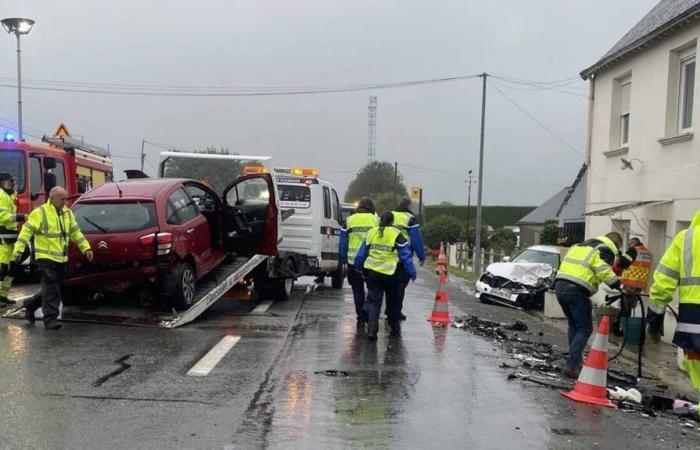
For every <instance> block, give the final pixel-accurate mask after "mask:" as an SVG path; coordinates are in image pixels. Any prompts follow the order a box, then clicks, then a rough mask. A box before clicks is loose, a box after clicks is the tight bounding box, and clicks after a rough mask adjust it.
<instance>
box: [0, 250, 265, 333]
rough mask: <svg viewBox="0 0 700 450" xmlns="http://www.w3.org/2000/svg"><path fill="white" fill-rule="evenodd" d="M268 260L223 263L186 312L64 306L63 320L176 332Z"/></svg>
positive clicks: (15, 312) (12, 314) (15, 314)
mask: <svg viewBox="0 0 700 450" xmlns="http://www.w3.org/2000/svg"><path fill="white" fill-rule="evenodd" d="M266 259H267V256H265V255H255V256H253V257H251V258H234V259H231V260H229V261H226V262H224V263H223V264H221V265H220V266H219V267H217V268H216V269H214V270H213V271H212V272H211V273H210V274H208V275H207V276H206V277H204V278H203V279H202V280H200V281H199V282H198V283H197V291H198V294H197V298H196V299H195V303H194V304H193V305H192V306H191V307H190V308H189V309H186V310H184V311H173V312H172V313H167V312H164V311H157V310H152V309H148V308H144V307H137V306H131V305H124V306H122V305H96V306H94V307H89V308H83V307H80V306H72V305H71V306H68V305H64V306H63V308H62V310H61V320H63V321H68V322H90V323H106V324H112V325H130V326H142V327H159V328H177V327H180V326H182V325H185V324H187V323H189V322H192V321H193V320H195V319H196V318H197V317H199V316H200V315H201V314H202V313H203V312H204V311H206V310H207V309H208V308H209V307H210V306H211V305H213V304H214V303H215V302H216V301H217V300H219V299H220V298H221V297H222V296H223V295H224V294H225V293H226V292H228V291H229V290H230V289H231V288H232V287H234V286H235V285H236V284H238V282H239V281H240V280H241V279H243V278H245V277H246V276H247V275H248V274H249V273H250V272H252V271H253V269H255V268H256V267H257V266H258V265H259V264H261V263H262V262H264V261H265V260H266ZM3 317H5V318H8V319H24V308H23V307H19V308H13V309H11V310H8V311H7V313H5V314H4V315H3Z"/></svg>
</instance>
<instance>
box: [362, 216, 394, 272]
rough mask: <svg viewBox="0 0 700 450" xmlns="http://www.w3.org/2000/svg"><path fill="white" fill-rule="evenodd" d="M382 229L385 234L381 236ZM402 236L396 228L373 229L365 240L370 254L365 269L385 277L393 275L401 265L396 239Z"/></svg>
mask: <svg viewBox="0 0 700 450" xmlns="http://www.w3.org/2000/svg"><path fill="white" fill-rule="evenodd" d="M382 229H383V230H384V233H383V234H382V235H380V234H379V232H380V230H382ZM400 234H401V232H400V231H399V230H398V229H396V228H394V227H384V228H380V227H377V228H372V229H371V230H370V231H369V233H367V238H366V240H365V242H366V243H367V250H368V251H369V253H368V256H367V259H366V260H365V265H364V268H365V269H369V270H373V271H375V272H377V273H382V274H384V275H393V274H394V273H395V272H396V266H397V265H398V263H399V252H398V251H397V250H396V238H397V237H399V235H400Z"/></svg>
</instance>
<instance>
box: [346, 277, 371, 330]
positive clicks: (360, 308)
mask: <svg viewBox="0 0 700 450" xmlns="http://www.w3.org/2000/svg"><path fill="white" fill-rule="evenodd" d="M348 283H350V287H352V296H353V299H354V300H355V314H357V318H358V319H360V320H367V307H366V305H365V297H366V294H365V280H363V279H362V274H360V273H359V272H356V271H355V266H353V265H351V264H348Z"/></svg>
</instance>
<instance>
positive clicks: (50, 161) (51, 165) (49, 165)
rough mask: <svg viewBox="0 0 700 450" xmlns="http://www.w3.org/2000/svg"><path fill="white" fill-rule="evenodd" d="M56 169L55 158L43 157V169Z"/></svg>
mask: <svg viewBox="0 0 700 450" xmlns="http://www.w3.org/2000/svg"><path fill="white" fill-rule="evenodd" d="M55 168H56V158H52V157H51V156H44V169H46V170H49V169H55Z"/></svg>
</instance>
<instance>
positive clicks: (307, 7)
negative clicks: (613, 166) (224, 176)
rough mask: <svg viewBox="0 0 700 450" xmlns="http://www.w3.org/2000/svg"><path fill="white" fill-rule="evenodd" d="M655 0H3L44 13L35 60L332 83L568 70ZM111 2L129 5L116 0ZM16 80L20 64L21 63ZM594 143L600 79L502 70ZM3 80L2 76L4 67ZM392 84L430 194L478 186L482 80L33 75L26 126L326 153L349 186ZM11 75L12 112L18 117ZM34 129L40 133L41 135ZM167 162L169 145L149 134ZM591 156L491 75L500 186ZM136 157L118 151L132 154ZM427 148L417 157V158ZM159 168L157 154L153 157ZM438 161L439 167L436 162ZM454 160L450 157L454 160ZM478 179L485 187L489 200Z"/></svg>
mask: <svg viewBox="0 0 700 450" xmlns="http://www.w3.org/2000/svg"><path fill="white" fill-rule="evenodd" d="M655 3H656V1H655V0H617V1H614V2H611V1H609V0H587V1H561V0H530V1H522V0H501V1H488V0H471V1H465V0H440V1H439V2H435V1H418V0H381V1H378V0H374V1H372V0H316V1H313V0H295V1H289V0H247V1H242V0H199V1H197V2H191V1H187V2H184V1H175V0H120V1H111V2H107V1H94V0H91V1H87V0H62V1H60V2H57V1H55V0H42V1H29V0H3V1H2V3H1V4H0V17H14V16H24V17H30V18H33V19H35V20H36V22H37V23H36V25H35V27H34V29H33V30H32V32H31V34H30V35H28V36H26V38H24V39H23V77H24V78H26V79H41V80H52V81H75V82H86V83H116V84H137V85H166V84H167V85H177V86H240V87H258V86H315V85H337V84H355V83H374V82H394V81H409V80H420V79H432V78H439V77H448V76H456V75H466V74H476V73H481V72H484V71H487V72H489V73H493V74H495V75H499V76H505V77H510V78H518V79H526V80H536V81H550V80H561V79H569V78H572V77H574V76H576V75H577V74H578V73H579V72H580V71H581V70H582V69H583V68H585V67H587V66H589V65H591V64H592V63H593V62H595V61H596V60H597V59H598V58H599V57H600V56H601V55H602V54H603V53H605V51H607V50H608V49H609V48H610V47H612V45H613V44H614V43H615V42H616V41H617V40H618V39H619V38H620V37H621V36H622V35H623V34H624V33H625V32H626V31H627V30H628V29H629V28H630V27H632V26H633V25H634V23H636V22H637V21H638V20H639V19H640V18H641V17H642V16H643V15H644V14H645V13H646V12H647V11H648V10H649V9H651V8H652V7H653V5H654V4H655ZM107 4H111V5H113V6H112V7H107V6H106V5H107ZM14 46H15V41H14V38H13V37H11V36H7V35H2V36H0V61H1V62H2V63H1V64H0V77H15V76H16V65H15V59H14V58H15V53H14V50H15V47H14ZM6 82H7V81H6ZM494 83H498V85H497V87H498V88H499V89H501V90H503V92H504V93H506V94H507V95H508V96H509V97H511V98H512V99H513V100H514V101H515V102H516V103H517V104H519V105H520V106H521V107H522V108H523V109H525V110H526V111H527V112H529V113H530V114H531V115H533V116H534V117H535V118H536V119H537V120H539V121H540V122H542V123H543V124H544V125H546V126H547V127H548V128H549V129H551V130H552V131H553V132H554V133H556V134H557V135H559V136H560V137H561V138H562V139H563V140H565V141H566V142H567V143H569V144H571V145H572V146H573V147H575V148H576V149H578V150H580V151H581V152H583V151H584V150H585V149H584V141H585V139H584V137H585V125H586V124H585V121H586V98H585V97H584V96H581V95H573V94H585V92H586V91H585V90H584V89H582V88H585V87H586V84H585V83H584V82H583V81H578V82H575V83H573V84H571V85H568V86H566V87H565V88H562V89H564V90H566V91H567V92H568V93H563V92H557V91H553V90H549V89H547V90H533V89H531V88H530V87H528V86H524V85H518V84H512V83H510V84H506V83H504V82H502V81H497V80H494ZM0 84H2V83H0ZM373 94H374V95H377V96H378V97H379V100H378V104H379V106H378V111H377V157H378V159H380V160H386V161H392V162H393V161H398V162H399V170H400V171H401V172H402V173H403V175H404V177H405V179H406V183H407V185H408V186H422V187H423V188H424V198H425V200H426V202H428V203H432V202H439V201H451V202H454V203H466V188H467V186H466V183H465V182H464V179H465V178H466V177H465V176H462V175H460V174H466V172H467V170H469V169H474V173H476V172H477V168H478V153H479V120H480V111H481V80H480V79H478V78H477V79H471V80H464V81H458V82H453V83H445V84H436V85H428V86H419V87H410V88H402V89H392V90H380V91H375V92H353V93H339V94H324V95H304V96H301V95H298V96H288V97H223V98H220V97H215V98H211V97H209V98H190V97H176V98H172V97H145V96H138V97H137V96H114V95H101V94H84V93H57V92H41V91H36V90H34V91H30V90H25V91H24V123H25V126H27V127H30V128H32V129H35V130H41V131H44V132H53V130H54V129H55V128H56V126H57V125H58V123H59V122H65V123H66V124H67V125H68V128H69V129H70V131H71V132H72V133H73V134H75V135H83V136H84V137H85V139H86V140H87V141H89V142H90V143H94V144H96V145H101V146H107V144H109V145H110V148H111V150H112V151H113V152H114V154H115V155H116V154H118V155H131V156H132V157H133V156H137V155H138V153H139V151H140V147H141V141H142V140H143V139H146V140H148V141H152V142H156V143H161V144H165V145H167V146H172V147H177V148H181V149H195V148H203V147H206V146H215V147H226V148H229V149H230V150H231V151H235V152H239V153H245V154H257V155H270V156H272V157H273V158H274V161H275V164H276V165H304V166H315V167H319V168H320V169H321V171H322V176H323V177H324V178H327V179H328V180H330V181H331V182H333V183H335V184H336V186H337V187H338V188H339V189H340V190H341V191H344V190H345V188H346V186H347V184H348V182H349V181H350V180H351V179H352V178H353V176H354V173H355V172H356V170H357V169H358V168H359V167H360V166H361V165H362V164H364V163H365V162H366V159H367V103H368V97H369V95H373ZM16 117H17V110H16V90H15V89H10V88H0V119H1V120H5V121H8V120H9V121H13V122H15V121H16V120H17V119H16ZM30 140H31V138H30ZM146 148H147V149H148V152H149V158H148V159H149V161H150V163H151V164H153V165H155V164H156V162H157V160H158V152H159V151H160V149H158V148H156V147H154V146H151V145H147V146H146ZM582 162H583V157H582V156H581V155H579V154H577V153H576V152H575V151H574V150H572V149H571V148H569V147H568V146H566V145H565V144H563V143H562V142H560V141H559V140H557V139H556V138H554V137H553V136H551V135H550V134H548V133H547V132H546V131H544V130H543V129H542V128H540V127H539V126H538V125H536V124H535V123H533V122H532V121H531V120H530V119H529V118H528V117H526V116H525V115H524V114H523V112H521V111H520V110H518V109H516V107H515V106H514V105H513V104H512V103H510V102H509V101H508V100H506V99H505V98H504V97H502V96H501V94H500V93H499V92H497V91H496V90H495V88H494V87H493V85H489V87H488V96H487V126H486V158H485V177H484V181H485V185H484V203H485V204H492V205H493V204H501V205H537V204H540V203H542V202H543V201H545V200H546V199H547V198H549V197H550V196H552V195H553V194H554V193H556V192H557V191H558V190H559V189H561V188H562V187H563V186H565V185H567V184H569V183H570V182H571V181H572V180H573V178H574V176H575V175H576V173H577V171H578V169H579V167H580V165H581V164H582ZM137 164H138V161H137V160H136V159H126V158H119V157H115V165H116V167H115V169H116V170H115V171H118V172H119V174H118V176H119V177H121V176H123V172H122V171H123V170H124V169H126V168H132V167H135V166H136V165H137ZM411 166H413V167H411ZM147 169H148V170H151V171H152V169H150V167H148V166H147ZM428 170H433V171H439V172H430V171H428ZM441 172H445V173H441ZM475 198H476V194H475V190H473V191H472V202H474V201H475Z"/></svg>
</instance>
